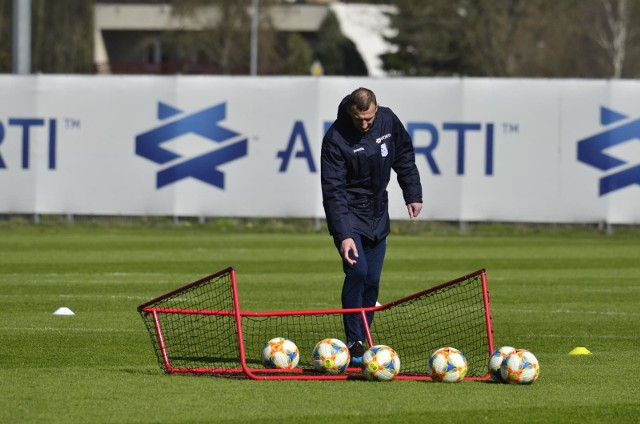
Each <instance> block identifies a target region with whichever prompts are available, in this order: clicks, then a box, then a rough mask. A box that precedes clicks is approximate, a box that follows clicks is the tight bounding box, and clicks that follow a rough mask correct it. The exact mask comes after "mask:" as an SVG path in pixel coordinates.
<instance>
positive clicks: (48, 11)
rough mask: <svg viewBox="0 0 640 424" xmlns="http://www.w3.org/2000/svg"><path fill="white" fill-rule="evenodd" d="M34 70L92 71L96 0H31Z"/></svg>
mask: <svg viewBox="0 0 640 424" xmlns="http://www.w3.org/2000/svg"><path fill="white" fill-rule="evenodd" d="M31 13H32V26H31V34H32V40H31V46H32V47H31V49H32V51H31V57H32V59H31V68H32V71H33V72H46V73H92V72H93V70H94V69H93V43H91V42H90V41H91V40H93V0H57V1H54V2H53V1H47V0H32V2H31Z"/></svg>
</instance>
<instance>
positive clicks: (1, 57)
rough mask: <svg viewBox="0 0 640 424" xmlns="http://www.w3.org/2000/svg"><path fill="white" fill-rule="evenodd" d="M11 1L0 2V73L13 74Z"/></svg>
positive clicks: (1, 0)
mask: <svg viewBox="0 0 640 424" xmlns="http://www.w3.org/2000/svg"><path fill="white" fill-rule="evenodd" d="M11 48H12V47H11V0H0V73H2V72H11Z"/></svg>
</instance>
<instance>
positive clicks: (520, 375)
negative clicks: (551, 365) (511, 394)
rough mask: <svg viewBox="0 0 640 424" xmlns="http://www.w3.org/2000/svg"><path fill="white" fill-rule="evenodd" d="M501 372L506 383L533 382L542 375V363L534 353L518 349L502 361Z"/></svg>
mask: <svg viewBox="0 0 640 424" xmlns="http://www.w3.org/2000/svg"><path fill="white" fill-rule="evenodd" d="M500 374H501V376H502V379H503V380H504V381H505V382H506V383H511V384H532V383H533V382H534V381H536V380H537V379H538V376H539V375H540V365H539V364H538V359H537V358H536V357H535V355H534V354H533V353H531V352H529V351H528V350H526V349H516V350H515V351H513V352H511V353H510V354H509V355H507V356H506V357H505V358H504V360H503V361H502V365H501V366H500Z"/></svg>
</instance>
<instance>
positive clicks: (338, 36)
mask: <svg viewBox="0 0 640 424" xmlns="http://www.w3.org/2000/svg"><path fill="white" fill-rule="evenodd" d="M315 54H316V58H317V59H318V60H319V61H320V63H322V66H323V68H324V74H325V75H368V71H367V65H366V64H365V63H364V60H363V59H362V56H360V53H358V49H357V48H356V46H355V44H353V42H352V41H351V40H350V39H348V38H347V37H345V36H344V35H343V34H342V31H341V30H340V24H339V23H338V19H337V18H336V16H335V15H334V14H333V13H332V12H331V11H329V12H328V13H327V16H326V17H325V19H324V21H323V22H322V25H321V26H320V29H319V30H318V34H317V41H316V45H315Z"/></svg>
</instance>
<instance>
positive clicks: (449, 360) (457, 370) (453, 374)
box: [427, 347, 468, 383]
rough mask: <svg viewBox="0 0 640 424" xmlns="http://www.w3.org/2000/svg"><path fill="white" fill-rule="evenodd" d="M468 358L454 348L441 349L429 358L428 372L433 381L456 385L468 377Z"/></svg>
mask: <svg viewBox="0 0 640 424" xmlns="http://www.w3.org/2000/svg"><path fill="white" fill-rule="evenodd" d="M467 370H468V365H467V358H465V356H464V354H463V353H462V352H460V351H459V350H458V349H456V348H454V347H441V348H440V349H438V350H436V351H435V352H433V353H432V354H431V356H430V357H429V368H428V369H427V372H428V373H429V375H430V376H431V378H432V379H433V381H437V382H442V383H456V382H458V381H460V380H462V379H463V378H464V377H465V376H466V375H467Z"/></svg>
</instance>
